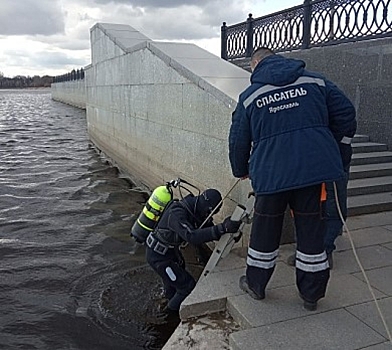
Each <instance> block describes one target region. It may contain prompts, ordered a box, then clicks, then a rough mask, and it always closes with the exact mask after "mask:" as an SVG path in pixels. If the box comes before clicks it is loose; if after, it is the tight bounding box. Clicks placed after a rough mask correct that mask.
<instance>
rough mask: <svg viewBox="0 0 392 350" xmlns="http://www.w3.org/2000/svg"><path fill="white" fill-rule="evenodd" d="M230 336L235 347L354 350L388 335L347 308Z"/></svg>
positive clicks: (250, 348) (232, 347)
mask: <svg viewBox="0 0 392 350" xmlns="http://www.w3.org/2000/svg"><path fill="white" fill-rule="evenodd" d="M353 330H355V332H353ZM300 335H302V336H300ZM229 339H230V347H231V349H233V350H245V349H246V350H260V349H263V350H276V349H290V350H314V349H319V350H330V349H341V350H354V349H363V348H364V347H366V346H371V345H374V344H379V343H381V342H383V341H384V339H385V338H383V337H382V336H381V335H380V334H378V333H377V332H375V331H374V330H373V329H371V328H370V327H368V326H366V325H365V324H364V323H362V322H361V321H359V320H358V319H357V318H355V317H354V316H352V315H350V314H349V313H348V312H347V311H345V310H335V311H330V312H326V313H322V314H315V315H310V316H307V317H302V318H300V319H294V320H287V321H284V322H280V323H278V324H272V325H267V326H264V327H257V328H252V329H248V330H244V331H239V332H234V333H232V334H231V335H230V337H229Z"/></svg>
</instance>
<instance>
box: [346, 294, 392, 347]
mask: <svg viewBox="0 0 392 350" xmlns="http://www.w3.org/2000/svg"><path fill="white" fill-rule="evenodd" d="M378 305H379V307H380V309H381V313H382V315H383V317H384V320H385V322H386V324H387V327H388V328H389V329H391V328H392V298H386V299H382V300H378ZM347 311H348V312H350V313H351V314H352V315H353V316H355V317H357V318H358V319H360V320H362V322H364V323H366V324H367V325H368V326H369V327H371V328H372V329H374V330H375V331H377V332H378V333H380V334H382V335H383V336H384V337H385V338H386V340H387V339H388V334H387V331H386V329H385V326H384V324H383V322H382V319H381V316H380V313H379V312H378V310H377V307H376V305H375V302H374V301H372V302H368V303H364V304H360V305H354V306H350V307H348V308H347ZM390 345H391V344H390Z"/></svg>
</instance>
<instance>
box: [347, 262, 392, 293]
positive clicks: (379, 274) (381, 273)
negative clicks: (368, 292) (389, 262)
mask: <svg viewBox="0 0 392 350" xmlns="http://www.w3.org/2000/svg"><path fill="white" fill-rule="evenodd" d="M366 275H367V277H368V279H369V281H370V284H371V286H372V287H373V288H375V289H377V290H379V291H380V292H382V293H384V294H386V295H389V296H392V284H391V281H392V266H387V267H383V268H379V269H374V270H369V271H366ZM353 276H355V277H356V278H358V279H359V280H361V281H363V282H365V278H364V276H363V274H362V273H356V274H354V275H353Z"/></svg>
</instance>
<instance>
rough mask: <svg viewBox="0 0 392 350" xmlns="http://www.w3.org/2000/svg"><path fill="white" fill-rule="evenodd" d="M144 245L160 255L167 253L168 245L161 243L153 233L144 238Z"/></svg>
mask: <svg viewBox="0 0 392 350" xmlns="http://www.w3.org/2000/svg"><path fill="white" fill-rule="evenodd" d="M146 245H147V247H149V248H151V249H152V250H153V251H154V252H156V253H158V254H161V255H165V254H166V253H167V251H168V250H169V248H171V247H169V246H167V245H166V244H163V243H161V242H160V241H158V240H157V239H156V238H155V237H154V236H153V235H152V233H150V234H149V235H148V237H147V239H146Z"/></svg>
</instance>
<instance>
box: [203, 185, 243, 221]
mask: <svg viewBox="0 0 392 350" xmlns="http://www.w3.org/2000/svg"><path fill="white" fill-rule="evenodd" d="M240 181H241V179H237V180H236V181H235V183H234V185H233V186H231V188H230V189H229V191H228V192H227V193H226V195H225V196H224V197H223V198H222V199H221V201H220V202H219V203H218V204H217V205H216V207H215V208H214V209H213V210H212V211H211V213H210V215H208V216H207V219H205V220H204V221H203V223H202V224H201V225H200V228H202V227H203V226H204V225H205V224H206V222H207V221H208V220H210V218H211V216H212V215H214V214H215V211H216V209H217V208H219V206H220V205H221V204H222V203H223V201H224V200H225V199H226V198H227V196H228V195H229V194H230V193H231V191H233V190H234V188H235V187H236V186H237V184H238V183H239V182H240Z"/></svg>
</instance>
